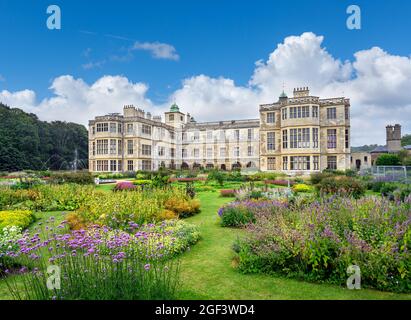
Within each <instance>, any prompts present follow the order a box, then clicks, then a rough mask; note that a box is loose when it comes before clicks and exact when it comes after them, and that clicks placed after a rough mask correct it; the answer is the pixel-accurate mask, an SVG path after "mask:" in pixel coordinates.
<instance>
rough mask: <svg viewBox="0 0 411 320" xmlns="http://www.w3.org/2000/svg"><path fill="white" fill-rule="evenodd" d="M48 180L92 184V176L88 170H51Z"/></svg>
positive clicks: (51, 181)
mask: <svg viewBox="0 0 411 320" xmlns="http://www.w3.org/2000/svg"><path fill="white" fill-rule="evenodd" d="M49 182H50V183H54V184H64V183H76V184H83V185H86V184H94V178H93V175H92V174H91V173H90V172H88V171H77V172H53V173H52V174H50V179H49Z"/></svg>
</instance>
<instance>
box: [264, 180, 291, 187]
mask: <svg viewBox="0 0 411 320" xmlns="http://www.w3.org/2000/svg"><path fill="white" fill-rule="evenodd" d="M264 183H265V184H273V185H276V186H282V187H288V183H289V185H290V186H293V185H294V184H295V182H294V181H291V180H290V182H288V180H264Z"/></svg>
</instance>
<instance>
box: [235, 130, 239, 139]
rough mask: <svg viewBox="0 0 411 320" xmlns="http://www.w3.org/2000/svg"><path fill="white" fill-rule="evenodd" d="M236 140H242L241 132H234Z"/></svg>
mask: <svg viewBox="0 0 411 320" xmlns="http://www.w3.org/2000/svg"><path fill="white" fill-rule="evenodd" d="M234 139H235V140H237V141H238V140H240V130H235V131H234Z"/></svg>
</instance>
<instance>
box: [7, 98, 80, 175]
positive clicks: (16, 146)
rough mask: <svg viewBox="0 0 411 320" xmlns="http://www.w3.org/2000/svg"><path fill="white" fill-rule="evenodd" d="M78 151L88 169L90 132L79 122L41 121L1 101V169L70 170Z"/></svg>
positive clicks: (10, 170)
mask: <svg viewBox="0 0 411 320" xmlns="http://www.w3.org/2000/svg"><path fill="white" fill-rule="evenodd" d="M75 150H77V157H78V159H80V160H81V161H80V162H79V166H80V167H86V168H87V165H88V164H87V159H88V132H87V129H86V128H85V127H84V126H83V125H80V124H76V123H71V122H62V121H53V122H45V121H40V120H39V119H38V117H37V116H36V115H35V114H33V113H26V112H24V111H23V110H21V109H18V108H10V107H8V106H6V105H4V104H2V103H0V171H8V172H12V171H19V170H66V169H70V167H71V165H72V163H73V161H74V159H75Z"/></svg>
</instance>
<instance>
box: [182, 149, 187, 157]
mask: <svg viewBox="0 0 411 320" xmlns="http://www.w3.org/2000/svg"><path fill="white" fill-rule="evenodd" d="M181 157H182V158H183V159H185V158H187V149H181Z"/></svg>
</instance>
